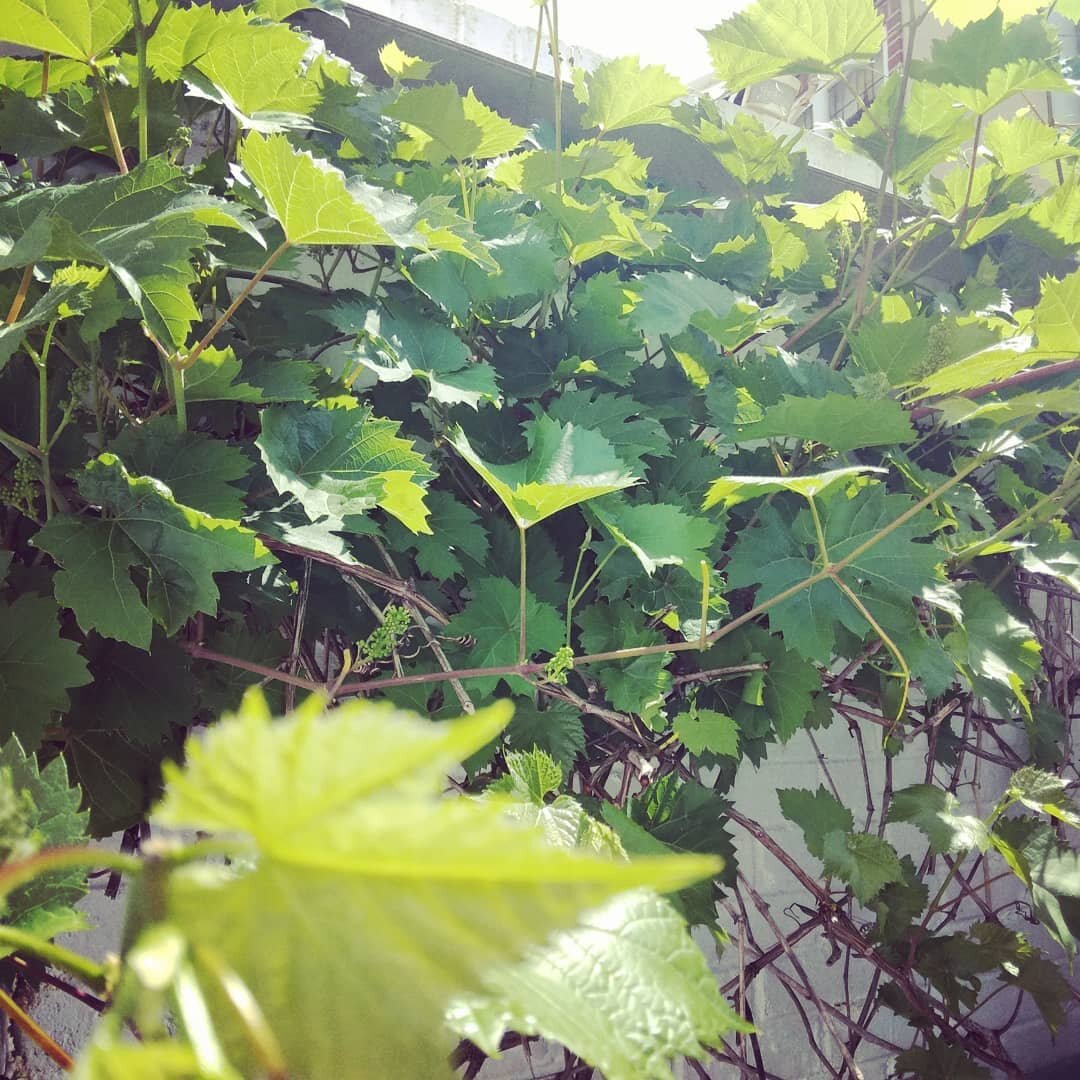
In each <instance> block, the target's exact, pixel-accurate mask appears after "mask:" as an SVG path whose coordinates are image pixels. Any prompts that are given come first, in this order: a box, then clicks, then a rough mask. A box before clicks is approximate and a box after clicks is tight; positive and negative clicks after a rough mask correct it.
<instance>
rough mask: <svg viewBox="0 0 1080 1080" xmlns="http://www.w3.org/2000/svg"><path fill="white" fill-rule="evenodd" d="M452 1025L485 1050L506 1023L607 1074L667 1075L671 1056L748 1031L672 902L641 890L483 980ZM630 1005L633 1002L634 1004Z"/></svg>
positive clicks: (631, 1077)
mask: <svg viewBox="0 0 1080 1080" xmlns="http://www.w3.org/2000/svg"><path fill="white" fill-rule="evenodd" d="M484 989H485V994H484V995H482V996H469V997H467V998H464V999H461V1000H459V1001H456V1002H454V1004H453V1005H452V1006H451V1009H450V1012H449V1019H450V1023H451V1024H452V1025H453V1027H454V1029H455V1030H456V1031H457V1032H458V1033H459V1034H460V1035H462V1036H464V1037H466V1038H468V1039H471V1040H472V1041H473V1042H475V1043H477V1044H478V1045H479V1046H480V1047H481V1048H482V1049H484V1050H487V1051H488V1052H489V1053H495V1052H497V1050H498V1047H499V1043H500V1040H501V1038H502V1036H503V1034H504V1033H505V1032H506V1031H517V1032H524V1033H527V1034H539V1035H542V1036H544V1037H545V1038H548V1039H551V1040H554V1041H555V1042H558V1043H561V1044H562V1045H564V1046H566V1047H568V1048H569V1049H570V1050H571V1051H572V1052H574V1053H576V1054H578V1055H580V1056H581V1057H583V1058H584V1059H585V1060H586V1061H587V1062H589V1064H590V1065H593V1066H595V1067H596V1068H597V1069H598V1070H599V1071H600V1072H601V1073H602V1074H603V1076H605V1077H606V1078H607V1080H669V1078H670V1077H671V1075H672V1073H671V1062H672V1061H673V1060H674V1059H677V1058H680V1057H684V1056H687V1057H691V1058H698V1059H703V1058H704V1057H705V1053H706V1052H705V1047H706V1046H709V1045H711V1044H713V1043H714V1042H715V1040H717V1039H718V1038H721V1037H722V1036H723V1035H725V1034H727V1033H729V1032H732V1031H747V1030H749V1025H748V1024H746V1023H745V1021H742V1020H740V1019H739V1018H738V1017H737V1016H736V1015H735V1013H734V1012H733V1011H732V1010H731V1009H730V1007H729V1006H728V1005H727V1003H726V1002H725V1001H724V1000H723V998H721V997H720V995H719V994H718V993H717V992H716V985H715V980H714V978H713V976H712V974H711V973H710V972H709V970H708V966H707V965H706V963H705V958H704V957H703V956H702V954H701V952H700V951H699V950H698V948H697V947H696V946H695V945H694V943H693V942H692V941H691V939H690V938H689V936H688V934H687V932H686V924H685V922H684V921H683V920H682V918H680V917H679V915H678V914H677V913H676V911H675V909H674V908H673V907H672V905H671V903H670V902H669V901H667V900H664V899H662V898H660V897H658V896H656V895H655V894H653V893H649V892H645V891H638V892H634V893H629V894H627V895H625V896H622V897H619V898H618V899H616V900H613V901H611V902H610V903H608V904H606V905H605V906H604V907H603V908H601V909H600V910H599V911H597V912H594V913H593V914H591V915H590V916H588V917H587V919H586V920H585V921H584V923H583V925H582V926H581V927H580V928H578V929H575V930H570V931H566V932H564V933H561V934H559V935H557V936H556V938H555V940H554V942H553V943H552V944H551V945H550V946H548V947H546V948H540V949H535V950H533V951H531V952H530V953H529V955H528V957H527V959H526V960H525V961H524V962H523V963H521V964H519V965H515V966H514V967H510V968H500V969H498V970H497V971H496V972H495V973H494V974H492V975H491V976H489V977H488V978H486V979H485V980H484ZM631 1003H632V1006H631Z"/></svg>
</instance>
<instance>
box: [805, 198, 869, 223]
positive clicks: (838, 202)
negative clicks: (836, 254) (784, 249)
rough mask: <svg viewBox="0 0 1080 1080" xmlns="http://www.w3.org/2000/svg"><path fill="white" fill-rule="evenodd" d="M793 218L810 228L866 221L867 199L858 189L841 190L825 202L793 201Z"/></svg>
mask: <svg viewBox="0 0 1080 1080" xmlns="http://www.w3.org/2000/svg"><path fill="white" fill-rule="evenodd" d="M791 205H792V220H794V221H797V222H798V223H799V224H800V225H805V226H806V228H808V229H824V228H825V227H826V226H827V225H835V224H854V223H857V222H860V221H866V219H867V211H866V200H865V199H864V198H863V197H862V195H860V194H859V193H858V192H857V191H841V192H839V193H838V194H836V195H834V196H833V197H832V198H831V199H829V200H827V201H826V202H823V203H800V202H796V203H792V204H791Z"/></svg>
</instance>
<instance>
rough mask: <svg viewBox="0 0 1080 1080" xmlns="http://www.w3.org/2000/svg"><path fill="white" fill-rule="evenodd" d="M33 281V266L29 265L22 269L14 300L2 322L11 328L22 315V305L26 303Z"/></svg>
mask: <svg viewBox="0 0 1080 1080" xmlns="http://www.w3.org/2000/svg"><path fill="white" fill-rule="evenodd" d="M33 280H34V266H33V264H32V263H31V264H30V265H29V266H24V267H23V272H22V277H21V278H19V288H18V290H17V291H16V293H15V298H14V299H13V300H12V301H11V307H9V308H8V313H7V318H6V319H4V322H6V323H7V324H8V326H11V325H12V323H15V322H18V319H19V316H20V315H21V314H22V309H23V305H24V304H25V303H26V296H27V294H28V293H29V292H30V283H31V282H32V281H33Z"/></svg>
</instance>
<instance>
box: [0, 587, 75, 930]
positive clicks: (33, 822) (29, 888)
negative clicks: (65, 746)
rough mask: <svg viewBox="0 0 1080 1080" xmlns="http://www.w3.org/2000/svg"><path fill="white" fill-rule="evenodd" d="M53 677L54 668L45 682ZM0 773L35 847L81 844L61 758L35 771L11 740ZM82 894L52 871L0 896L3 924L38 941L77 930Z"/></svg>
mask: <svg viewBox="0 0 1080 1080" xmlns="http://www.w3.org/2000/svg"><path fill="white" fill-rule="evenodd" d="M20 599H27V597H22V598H20ZM24 629H25V624H24ZM55 677H56V672H55V669H54V671H53V672H52V673H51V674H50V678H55ZM0 769H2V770H4V771H6V772H7V773H8V779H9V781H10V783H11V786H12V788H13V789H14V791H15V792H16V794H17V795H18V796H19V798H20V799H21V800H22V801H23V806H24V816H25V825H26V828H27V831H28V836H29V837H31V838H32V839H33V843H34V844H35V845H40V846H42V847H61V846H63V845H65V844H79V843H82V842H84V840H85V838H86V821H87V814H86V812H85V811H84V810H81V809H80V806H81V804H82V792H81V791H79V789H78V788H77V787H72V786H71V782H70V781H69V780H68V772H67V766H66V765H65V764H64V760H63V758H54V759H53V760H52V761H50V762H49V764H48V765H46V766H45V767H44V768H40V767H39V765H38V761H37V758H36V757H35V756H34V755H33V754H27V752H26V751H25V750H24V749H23V747H22V745H21V744H20V742H19V740H18V739H17V738H15V737H14V736H13V737H11V738H9V739H8V740H7V742H6V743H5V744H4V746H3V748H2V749H0ZM85 895H86V877H85V875H84V874H83V873H82V872H81V871H80V870H78V869H76V870H54V871H51V872H49V873H47V874H42V875H40V876H39V877H36V878H34V880H33V881H32V882H30V883H29V884H27V885H23V886H21V887H20V888H18V889H15V890H14V891H13V892H10V893H8V894H7V895H6V896H5V897H4V922H5V923H7V924H8V925H10V926H15V927H18V929H20V930H24V931H26V932H27V933H32V934H35V935H36V936H38V937H41V938H52V937H54V936H55V935H56V934H61V933H67V932H69V931H72V930H81V929H83V928H84V927H85V926H86V918H85V916H84V915H82V913H81V912H78V911H76V910H75V908H74V905H75V904H77V903H78V902H79V900H80V899H82V897H83V896H85Z"/></svg>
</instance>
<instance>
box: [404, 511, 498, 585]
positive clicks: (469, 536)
mask: <svg viewBox="0 0 1080 1080" xmlns="http://www.w3.org/2000/svg"><path fill="white" fill-rule="evenodd" d="M427 503H428V508H429V509H430V510H431V517H430V518H429V519H428V524H429V525H430V526H431V532H430V533H408V532H406V530H405V528H404V527H403V526H401V525H399V524H398V523H397V522H394V521H391V522H387V524H386V526H385V527H384V529H383V532H384V533H385V534H386V538H387V540H388V541H389V542H390V547H391V550H392V551H403V550H405V549H406V548H410V547H411V548H413V549H414V550H415V552H416V568H417V569H418V570H419V571H420V572H421V573H422V574H430V575H431V576H432V577H433V578H435V579H436V580H437V581H449V580H450V578H452V577H456V576H457V575H459V574H464V573H465V564H463V563H462V561H461V558H462V556H464V557H465V558H467V559H471V560H472V561H473V562H475V563H478V564H479V565H481V566H483V564H484V561H485V560H486V559H487V554H488V549H489V548H490V546H491V545H490V541H489V540H488V534H487V531H486V530H485V529H484V526H483V525H481V524H480V519H479V518H478V517H477V516H476V514H475V513H474V512H473V510H471V509H470V508H469V507H468V506H466V505H465V504H464V503H462V502H459V501H458V500H457V499H455V498H454V496H453V495H451V494H450V493H449V492H446V491H432V492H430V493H429V494H428V497H427Z"/></svg>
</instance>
